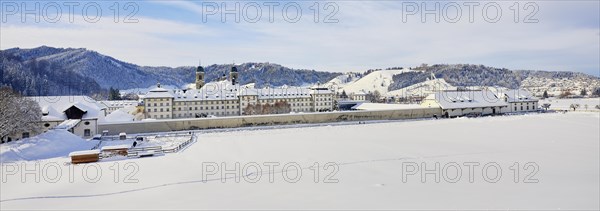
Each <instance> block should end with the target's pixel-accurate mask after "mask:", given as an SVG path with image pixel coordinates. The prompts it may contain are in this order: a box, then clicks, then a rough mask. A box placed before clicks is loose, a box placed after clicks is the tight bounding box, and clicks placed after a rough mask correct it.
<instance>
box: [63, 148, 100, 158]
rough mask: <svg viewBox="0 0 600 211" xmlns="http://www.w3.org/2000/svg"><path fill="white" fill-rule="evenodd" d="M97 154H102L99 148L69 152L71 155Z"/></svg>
mask: <svg viewBox="0 0 600 211" xmlns="http://www.w3.org/2000/svg"><path fill="white" fill-rule="evenodd" d="M97 154H100V150H97V149H94V150H83V151H75V152H71V153H69V157H73V156H80V155H97Z"/></svg>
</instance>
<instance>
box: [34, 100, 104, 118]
mask: <svg viewBox="0 0 600 211" xmlns="http://www.w3.org/2000/svg"><path fill="white" fill-rule="evenodd" d="M29 99H31V100H33V101H35V102H37V103H38V105H39V106H40V108H41V109H42V115H43V116H42V121H61V120H66V119H67V115H66V114H65V112H64V111H65V110H67V109H69V108H71V107H73V106H75V107H77V108H78V109H80V110H82V111H84V112H85V114H84V115H83V117H82V119H103V118H104V111H103V110H105V109H106V106H105V105H102V104H101V103H99V102H97V101H96V100H94V99H92V98H91V97H88V96H38V97H29Z"/></svg>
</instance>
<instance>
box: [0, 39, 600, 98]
mask: <svg viewBox="0 0 600 211" xmlns="http://www.w3.org/2000/svg"><path fill="white" fill-rule="evenodd" d="M0 61H1V62H2V65H1V66H2V69H1V71H0V76H1V77H0V78H1V80H0V86H10V87H12V88H13V89H15V90H17V91H19V92H20V93H22V94H24V95H29V96H34V95H72V94H86V95H90V94H94V93H101V92H106V90H107V89H108V88H110V87H114V88H118V89H121V90H127V89H140V88H142V89H143V88H148V87H151V86H153V85H156V83H157V82H160V83H161V84H163V85H171V86H173V87H183V86H186V85H187V84H190V83H193V82H194V74H195V73H194V70H195V67H193V66H182V67H175V68H172V67H148V66H138V65H135V64H131V63H127V62H123V61H120V60H117V59H115V58H112V57H110V56H106V55H102V54H100V53H98V52H95V51H91V50H87V49H84V48H53V47H47V46H42V47H38V48H32V49H20V48H12V49H7V50H2V51H0ZM236 66H237V68H238V70H239V71H240V82H241V83H242V84H253V85H254V86H256V87H258V88H261V87H265V86H271V87H279V86H283V85H288V86H311V85H315V84H321V85H322V86H323V85H324V86H325V87H336V88H337V90H338V91H340V92H341V90H344V91H346V93H348V94H350V93H353V92H360V91H364V92H367V93H368V92H374V91H378V92H380V93H381V94H382V95H386V93H388V92H391V91H394V90H401V89H403V88H407V87H410V88H409V89H411V90H413V89H415V88H416V87H421V86H429V85H427V84H423V83H424V82H426V81H428V79H430V78H431V76H432V75H434V76H435V77H436V78H438V79H443V80H444V83H447V84H448V85H449V86H451V87H464V86H490V87H506V88H525V89H528V90H530V91H532V92H533V93H534V94H536V95H541V93H543V92H544V91H548V92H549V93H550V94H551V95H558V94H560V93H562V92H564V91H571V92H572V93H579V92H580V91H581V90H582V89H586V90H587V91H588V93H591V92H593V90H595V89H597V88H598V87H600V79H599V78H598V77H596V76H591V75H586V74H584V73H578V72H551V71H531V70H508V69H505V68H495V67H488V66H484V65H472V64H437V65H430V66H427V65H425V66H420V67H417V68H409V69H401V68H388V69H386V70H369V71H366V72H364V73H343V74H342V73H335V72H325V71H315V70H299V69H292V68H287V67H284V66H282V65H279V64H273V63H268V62H267V63H255V62H252V63H243V64H239V65H236ZM231 67H232V64H213V65H209V66H206V67H205V71H206V76H205V78H206V80H207V81H214V80H216V79H217V78H219V77H221V76H222V75H223V74H227V73H228V72H229V70H230V69H231ZM411 86H413V87H411ZM404 91H408V90H401V91H400V92H404ZM392 95H394V96H395V95H398V92H394V93H393V94H392Z"/></svg>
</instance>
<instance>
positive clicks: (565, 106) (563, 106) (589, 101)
mask: <svg viewBox="0 0 600 211" xmlns="http://www.w3.org/2000/svg"><path fill="white" fill-rule="evenodd" d="M545 103H550V109H552V110H572V109H571V108H570V107H571V104H579V108H578V109H577V110H580V111H584V110H586V109H585V105H588V109H587V110H592V111H593V110H596V111H598V109H596V108H595V107H596V105H600V98H572V99H557V98H547V99H543V100H540V102H539V104H540V105H543V104H545Z"/></svg>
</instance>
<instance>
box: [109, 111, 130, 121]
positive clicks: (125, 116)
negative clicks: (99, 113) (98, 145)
mask: <svg viewBox="0 0 600 211" xmlns="http://www.w3.org/2000/svg"><path fill="white" fill-rule="evenodd" d="M124 110H125V109H119V110H116V111H113V112H112V113H110V114H109V115H106V117H104V122H131V121H133V119H134V118H135V117H134V116H133V115H131V114H129V113H127V112H125V111H124Z"/></svg>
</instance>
